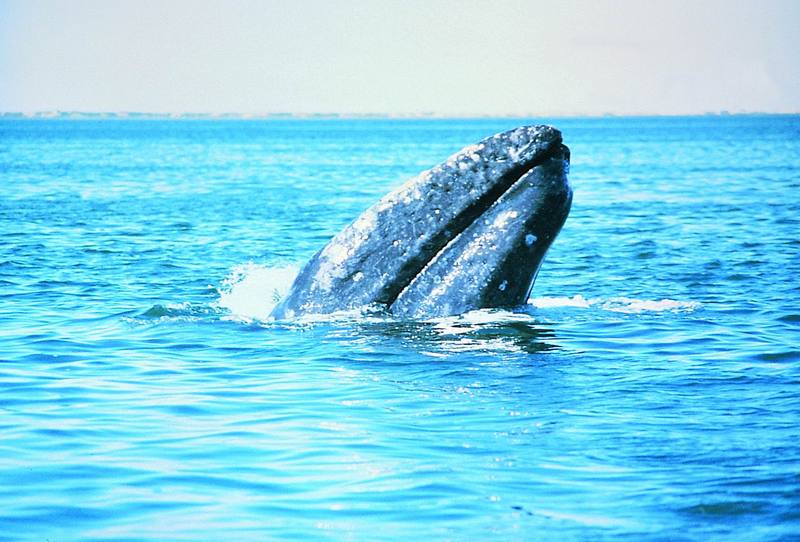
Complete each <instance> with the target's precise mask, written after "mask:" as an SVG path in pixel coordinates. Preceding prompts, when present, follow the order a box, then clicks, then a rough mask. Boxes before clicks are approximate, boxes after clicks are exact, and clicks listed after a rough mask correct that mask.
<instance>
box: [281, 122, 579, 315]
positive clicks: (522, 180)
mask: <svg viewBox="0 0 800 542" xmlns="http://www.w3.org/2000/svg"><path fill="white" fill-rule="evenodd" d="M568 168H569V150H568V149H567V147H565V146H564V145H563V144H562V143H561V134H560V132H558V130H555V129H554V128H552V127H549V126H523V127H520V128H517V129H515V130H510V131H508V132H503V133H501V134H497V135H495V136H492V137H490V138H487V139H485V140H483V141H481V142H479V143H477V144H475V145H471V146H469V147H466V148H464V149H463V150H462V151H460V152H459V153H456V154H455V155H453V156H452V157H450V159H448V160H447V161H446V162H444V163H442V164H440V165H439V166H436V167H434V168H432V169H430V170H428V171H426V172H423V173H422V174H420V175H419V176H418V177H416V178H414V179H411V180H410V181H408V182H407V183H405V184H404V185H402V186H401V187H399V188H398V189H397V190H395V191H393V192H391V193H389V194H387V195H386V196H384V197H383V198H382V199H381V200H380V201H379V202H377V203H376V204H375V205H373V206H371V207H370V208H368V209H367V210H366V211H364V213H362V215H361V216H359V217H358V218H357V219H356V220H355V221H354V222H353V223H352V224H350V225H349V226H347V227H346V228H345V229H344V230H342V231H341V232H340V233H339V234H337V235H336V236H335V237H334V238H333V239H331V241H330V242H329V243H328V244H327V245H325V247H323V248H322V249H321V250H320V251H319V252H318V253H317V254H315V255H314V256H313V257H312V258H311V260H309V262H308V263H307V264H306V265H305V266H304V267H303V269H302V270H301V271H300V273H299V274H298V276H297V278H296V279H295V282H294V284H293V285H292V288H291V289H290V291H289V293H288V295H287V296H286V297H285V298H284V299H283V300H282V301H281V302H280V303H279V304H278V305H277V306H276V307H275V309H274V310H273V311H272V313H271V316H272V317H274V318H277V319H282V318H292V317H294V316H300V315H303V314H327V313H331V312H337V311H342V310H351V309H358V308H361V307H365V306H375V305H377V306H382V307H384V308H385V309H386V310H388V311H389V312H390V313H392V314H393V315H396V316H398V317H404V318H427V317H434V316H442V315H446V314H457V313H461V312H465V311H467V310H472V309H478V308H485V307H510V306H514V305H519V304H521V303H524V302H525V301H526V300H527V294H528V293H529V292H530V288H531V286H532V284H533V280H534V279H535V276H536V273H537V272H538V269H539V266H540V265H541V261H542V258H543V257H544V254H545V252H546V251H547V248H548V247H549V246H550V244H551V243H552V241H553V239H555V236H556V235H557V234H558V231H559V230H560V229H561V226H562V225H563V223H564V220H566V217H567V214H568V212H569V206H570V203H571V200H572V191H571V189H570V187H569V183H568V181H567V172H568Z"/></svg>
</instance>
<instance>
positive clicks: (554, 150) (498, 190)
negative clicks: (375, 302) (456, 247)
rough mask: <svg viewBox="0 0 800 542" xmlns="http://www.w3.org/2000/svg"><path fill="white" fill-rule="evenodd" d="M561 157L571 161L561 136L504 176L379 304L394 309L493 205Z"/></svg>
mask: <svg viewBox="0 0 800 542" xmlns="http://www.w3.org/2000/svg"><path fill="white" fill-rule="evenodd" d="M559 155H560V156H562V157H563V158H564V159H565V160H566V161H567V162H569V158H570V152H569V148H568V147H567V146H566V145H564V144H563V142H562V140H561V138H560V137H558V138H557V139H555V140H554V141H553V142H552V144H551V145H550V146H549V147H548V148H547V149H546V150H544V151H543V152H540V153H537V155H535V156H534V157H532V158H531V159H530V160H528V161H524V162H520V163H519V164H517V165H515V166H514V167H512V168H511V169H510V170H509V171H507V172H505V173H504V174H502V175H500V176H499V177H498V180H497V181H496V182H495V183H494V185H493V186H492V187H491V188H490V189H489V190H487V191H486V192H485V193H483V194H482V195H481V196H480V197H478V198H476V199H475V201H474V202H473V203H472V205H469V206H468V207H467V208H465V209H464V210H463V211H462V212H461V213H459V214H458V215H457V216H456V217H455V218H454V219H453V220H452V222H451V223H450V226H449V227H447V228H442V229H441V230H440V231H439V232H438V233H437V234H436V235H434V236H432V237H431V239H430V240H429V241H428V243H426V249H427V250H424V251H423V253H425V254H426V255H427V257H425V258H422V257H420V258H416V259H410V260H409V261H408V262H406V264H405V265H404V266H403V267H402V268H401V270H400V273H398V278H399V277H403V280H397V281H395V282H394V283H393V284H392V286H394V287H393V288H391V290H388V291H385V292H384V296H382V298H381V299H380V300H379V302H380V303H381V304H384V305H385V306H386V307H391V305H392V304H393V303H394V302H395V301H396V300H397V298H398V297H399V296H400V295H401V294H402V293H403V291H404V290H406V288H408V286H409V285H410V284H411V282H412V281H413V280H414V279H415V278H416V277H417V276H418V275H419V274H420V273H421V272H422V271H423V270H424V269H425V267H426V266H427V265H428V264H429V263H430V262H432V261H433V260H435V259H436V258H437V257H438V256H439V254H440V253H441V252H442V251H444V250H445V249H446V248H447V246H448V245H449V244H450V243H451V242H453V241H454V240H455V239H457V238H458V236H459V235H461V233H462V232H463V231H464V230H466V229H467V228H468V227H469V226H470V225H471V224H473V223H474V222H476V221H477V220H479V219H480V217H481V216H483V215H484V214H485V213H486V212H487V211H488V210H489V208H491V206H492V205H494V204H495V203H496V202H497V201H498V200H499V199H500V198H502V197H503V195H504V194H506V193H508V192H509V191H511V189H512V188H513V187H514V186H515V185H516V184H517V183H518V182H519V181H520V180H521V179H522V178H523V177H525V176H526V175H527V174H528V173H530V172H531V171H532V170H533V169H534V168H536V167H537V166H540V165H542V164H544V163H546V162H547V161H548V160H550V159H552V158H554V157H556V156H559Z"/></svg>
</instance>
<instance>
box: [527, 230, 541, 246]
mask: <svg viewBox="0 0 800 542" xmlns="http://www.w3.org/2000/svg"><path fill="white" fill-rule="evenodd" d="M536 241H538V238H537V237H536V236H535V235H533V234H532V233H529V234H528V235H526V236H525V245H526V246H531V245H533V244H534V243H535V242H536Z"/></svg>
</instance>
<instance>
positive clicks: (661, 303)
mask: <svg viewBox="0 0 800 542" xmlns="http://www.w3.org/2000/svg"><path fill="white" fill-rule="evenodd" d="M528 304H529V305H532V306H534V307H536V308H537V309H553V308H564V307H576V308H582V309H588V308H591V307H594V308H599V309H601V310H606V311H611V312H621V313H627V314H636V313H642V312H692V311H695V310H697V309H699V308H700V306H701V305H700V303H698V302H696V301H676V300H674V299H660V300H646V299H633V298H630V297H612V298H609V299H601V298H596V299H586V298H584V297H583V296H582V295H580V294H578V295H575V296H573V297H535V298H531V299H529V300H528Z"/></svg>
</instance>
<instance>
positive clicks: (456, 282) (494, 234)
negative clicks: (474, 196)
mask: <svg viewBox="0 0 800 542" xmlns="http://www.w3.org/2000/svg"><path fill="white" fill-rule="evenodd" d="M568 167H569V151H568V150H567V148H566V147H563V151H560V152H558V153H556V154H554V155H552V156H551V157H549V158H547V159H546V160H545V162H544V163H542V164H540V165H538V166H536V167H534V168H533V169H532V170H531V171H529V172H528V173H526V174H525V175H523V176H522V178H520V179H519V181H517V182H516V183H515V184H514V185H513V186H512V187H511V188H509V189H508V191H506V192H505V193H504V194H503V195H502V196H500V198H499V199H498V200H497V201H496V202H495V203H494V204H493V205H492V206H491V207H490V208H489V209H488V210H487V211H486V212H485V213H483V214H482V215H481V216H480V217H479V218H478V219H477V220H476V221H475V222H473V223H472V224H470V225H469V226H467V229H465V230H464V231H463V232H461V234H459V235H458V236H457V237H456V238H455V239H453V241H452V242H451V243H450V244H448V245H447V246H446V247H445V248H443V249H442V250H441V251H440V252H439V253H438V254H437V255H436V256H435V257H434V258H433V260H431V262H430V263H429V264H428V265H427V266H425V268H424V269H423V270H422V271H421V272H420V273H419V274H418V275H417V276H416V277H415V278H414V280H413V281H411V284H409V285H408V286H407V287H406V288H405V289H404V290H403V291H402V292H400V295H398V296H397V299H395V301H394V302H393V303H392V305H391V312H392V314H394V315H395V316H400V317H406V318H430V317H434V316H447V315H451V314H461V313H464V312H467V311H470V310H475V309H481V308H486V307H515V306H519V305H522V304H523V303H525V302H526V301H527V300H528V297H529V296H530V292H531V288H532V287H533V282H534V280H536V275H537V274H538V272H539V267H540V266H541V264H542V261H543V260H544V255H545V253H546V252H547V249H548V248H550V245H551V244H552V243H553V241H554V240H555V238H556V235H557V234H558V232H559V231H560V230H561V226H562V225H563V224H564V221H565V220H566V219H567V215H568V214H569V209H570V205H571V204H572V190H571V188H570V186H569V182H568V181H567V170H568Z"/></svg>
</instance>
